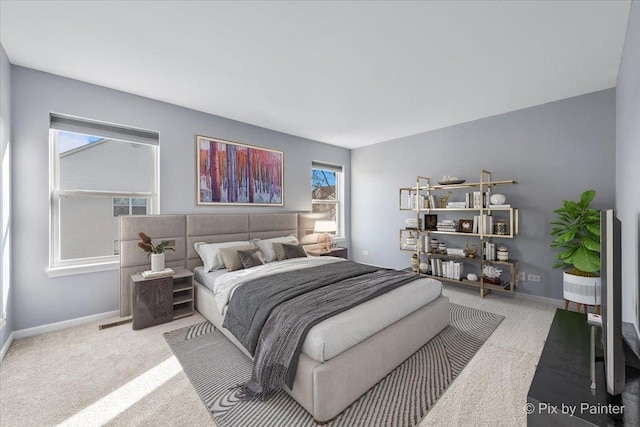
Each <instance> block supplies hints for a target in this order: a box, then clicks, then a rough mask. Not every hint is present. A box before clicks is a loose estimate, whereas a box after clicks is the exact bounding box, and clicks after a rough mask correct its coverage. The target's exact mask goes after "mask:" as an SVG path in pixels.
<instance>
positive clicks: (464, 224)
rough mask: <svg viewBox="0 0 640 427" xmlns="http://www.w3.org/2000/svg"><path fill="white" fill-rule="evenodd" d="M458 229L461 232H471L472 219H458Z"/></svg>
mask: <svg viewBox="0 0 640 427" xmlns="http://www.w3.org/2000/svg"><path fill="white" fill-rule="evenodd" d="M458 231H460V232H462V233H471V232H473V220H472V219H461V220H459V221H458Z"/></svg>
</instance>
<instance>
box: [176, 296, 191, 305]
mask: <svg viewBox="0 0 640 427" xmlns="http://www.w3.org/2000/svg"><path fill="white" fill-rule="evenodd" d="M189 301H193V295H192V294H188V295H182V296H179V297H174V298H173V305H179V304H184V303H185V302H189Z"/></svg>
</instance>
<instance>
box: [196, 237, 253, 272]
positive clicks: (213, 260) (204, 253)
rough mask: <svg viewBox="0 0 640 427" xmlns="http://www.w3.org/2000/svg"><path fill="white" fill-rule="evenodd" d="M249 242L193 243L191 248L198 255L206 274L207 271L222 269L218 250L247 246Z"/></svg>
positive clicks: (222, 262)
mask: <svg viewBox="0 0 640 427" xmlns="http://www.w3.org/2000/svg"><path fill="white" fill-rule="evenodd" d="M247 244H249V242H224V243H206V242H195V243H194V244H193V248H194V249H195V250H196V252H197V253H198V255H200V259H201V260H202V263H203V264H204V271H205V272H206V273H208V272H209V271H213V270H219V269H221V268H224V267H225V265H224V261H223V260H222V255H221V254H220V249H222V248H229V247H231V246H241V245H247Z"/></svg>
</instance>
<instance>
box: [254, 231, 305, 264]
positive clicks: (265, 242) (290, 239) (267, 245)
mask: <svg viewBox="0 0 640 427" xmlns="http://www.w3.org/2000/svg"><path fill="white" fill-rule="evenodd" d="M252 242H253V244H254V245H255V247H256V248H258V249H260V251H262V255H264V262H271V261H275V260H276V259H277V258H276V253H275V251H274V250H273V244H274V243H287V244H290V245H297V244H299V243H300V242H298V238H297V237H296V236H294V235H293V234H290V235H289V236H284V237H274V238H272V239H253V240H252Z"/></svg>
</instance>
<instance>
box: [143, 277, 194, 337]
mask: <svg viewBox="0 0 640 427" xmlns="http://www.w3.org/2000/svg"><path fill="white" fill-rule="evenodd" d="M173 271H174V272H175V274H174V275H173V276H165V277H157V278H153V279H145V278H143V277H142V275H140V274H134V275H132V276H131V289H132V292H133V307H132V327H133V329H134V330H137V329H143V328H147V327H149V326H154V325H159V324H161V323H166V322H169V321H171V320H174V319H178V318H180V317H185V316H190V315H192V314H193V273H192V272H190V271H189V270H187V269H186V268H183V267H175V268H173Z"/></svg>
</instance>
